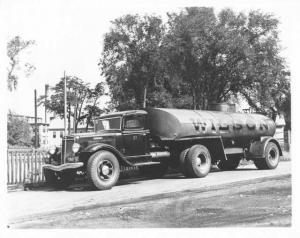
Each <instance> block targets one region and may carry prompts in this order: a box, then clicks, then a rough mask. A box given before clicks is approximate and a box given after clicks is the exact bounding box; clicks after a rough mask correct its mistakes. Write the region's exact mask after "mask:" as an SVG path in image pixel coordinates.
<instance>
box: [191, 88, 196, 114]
mask: <svg viewBox="0 0 300 238" xmlns="http://www.w3.org/2000/svg"><path fill="white" fill-rule="evenodd" d="M192 97H193V109H194V110H196V90H195V88H194V87H193V88H192Z"/></svg>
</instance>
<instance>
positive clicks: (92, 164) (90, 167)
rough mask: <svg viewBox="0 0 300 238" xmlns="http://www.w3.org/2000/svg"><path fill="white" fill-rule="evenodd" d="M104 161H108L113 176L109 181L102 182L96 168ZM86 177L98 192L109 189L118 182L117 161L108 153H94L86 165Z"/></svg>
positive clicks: (118, 170)
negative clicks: (111, 167)
mask: <svg viewBox="0 0 300 238" xmlns="http://www.w3.org/2000/svg"><path fill="white" fill-rule="evenodd" d="M104 160H107V161H109V162H110V163H111V164H112V166H113V172H112V173H113V174H112V177H111V178H110V179H109V180H104V179H102V178H101V177H100V176H99V175H98V167H99V165H100V164H101V163H102V162H103V161H104ZM87 176H88V179H89V181H90V182H91V183H92V184H93V185H94V186H95V188H97V189H99V190H107V189H111V188H112V187H113V186H114V185H115V184H116V183H117V182H118V179H119V176H120V165H119V161H118V159H117V158H116V156H115V155H114V154H112V153H111V152H109V151H105V150H101V151H98V152H96V153H94V154H93V155H92V156H91V157H90V158H89V160H88V163H87Z"/></svg>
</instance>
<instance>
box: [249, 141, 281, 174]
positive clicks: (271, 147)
mask: <svg viewBox="0 0 300 238" xmlns="http://www.w3.org/2000/svg"><path fill="white" fill-rule="evenodd" d="M271 151H273V152H275V159H274V162H273V161H272V160H270V158H269V155H270V152H271ZM279 157H280V155H279V148H278V146H277V145H276V144H275V143H273V142H269V143H268V145H267V147H266V150H265V157H264V158H260V159H256V160H254V161H253V162H254V164H255V166H256V167H257V168H258V169H275V168H276V167H277V166H278V163H279Z"/></svg>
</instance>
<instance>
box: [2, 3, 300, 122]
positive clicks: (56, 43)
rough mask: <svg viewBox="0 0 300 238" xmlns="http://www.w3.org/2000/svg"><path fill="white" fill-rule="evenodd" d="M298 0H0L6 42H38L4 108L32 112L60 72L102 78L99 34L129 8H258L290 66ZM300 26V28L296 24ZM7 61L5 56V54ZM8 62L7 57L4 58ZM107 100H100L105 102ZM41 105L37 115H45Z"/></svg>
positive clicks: (25, 59)
mask: <svg viewBox="0 0 300 238" xmlns="http://www.w3.org/2000/svg"><path fill="white" fill-rule="evenodd" d="M298 5H299V4H298V3H297V1H292V0H285V1H279V0H277V1H276V0H273V1H266V0H264V1H262V0H261V1H256V0H252V1H235V0H231V1H226V0H225V1H224V0H223V1H200V0H198V1H168V0H160V1H155V0H152V1H135V0H134V1H130V0H127V1H114V0H112V1H107V0H106V1H102V0H97V1H93V0H90V1H89V0H86V1H79V0H72V1H70V0H50V1H47V0H44V1H41V0H26V1H24V0H0V11H1V17H2V18H3V19H1V22H4V23H5V27H6V30H5V31H4V32H3V35H2V37H4V42H8V41H9V40H10V39H12V38H13V37H14V36H16V35H19V36H21V37H22V38H23V39H24V40H34V41H35V42H36V44H35V45H34V46H32V47H30V48H29V49H28V50H26V51H24V52H23V53H22V55H21V57H20V60H21V63H22V62H30V63H32V64H33V65H34V66H35V67H36V70H35V71H34V73H33V74H32V75H31V76H30V77H28V78H26V77H25V76H24V75H23V74H22V73H20V74H19V75H20V78H19V84H18V88H17V90H16V91H14V92H12V93H8V92H6V93H7V97H6V98H7V99H8V100H7V107H8V109H11V110H13V111H14V112H15V113H18V114H24V115H30V116H33V115H34V89H37V94H38V96H39V95H42V94H43V93H44V87H45V84H50V86H54V85H55V84H56V83H57V82H58V81H59V79H60V78H61V77H62V76H63V73H64V71H66V74H67V75H76V76H78V77H80V78H81V79H83V80H84V81H85V82H90V83H91V85H95V84H96V83H97V82H99V81H101V80H103V78H102V77H101V75H100V71H99V67H98V65H97V64H98V62H99V58H100V55H101V51H102V46H103V36H104V34H105V33H106V32H108V31H109V28H110V26H111V21H112V20H114V19H115V18H117V17H120V16H122V15H124V14H128V13H139V14H156V15H160V16H163V17H164V18H165V17H166V12H178V11H180V10H181V9H182V8H183V7H186V6H207V7H214V8H215V10H216V12H218V11H219V10H220V9H222V8H225V7H230V8H232V9H233V10H235V11H244V12H247V11H249V10H251V9H261V10H262V11H264V12H272V13H274V14H275V16H276V17H278V18H279V20H280V22H281V24H280V25H279V31H280V39H281V45H282V47H283V51H282V55H283V56H284V57H285V58H286V60H287V62H288V65H290V64H291V62H292V61H293V59H294V58H295V59H296V58H297V57H298V55H297V54H296V53H295V51H294V50H293V47H292V46H293V44H295V43H296V42H295V41H296V40H295V38H294V37H292V36H293V34H294V33H295V32H294V31H295V27H298V26H297V24H295V22H297V21H298V22H299V17H298V12H297V10H298V9H297V6H298ZM298 30H299V27H298ZM6 60H7V59H6ZM6 65H7V62H6ZM105 101H106V100H105V99H103V102H105ZM43 115H44V113H43V109H42V108H39V111H38V116H41V117H42V116H43Z"/></svg>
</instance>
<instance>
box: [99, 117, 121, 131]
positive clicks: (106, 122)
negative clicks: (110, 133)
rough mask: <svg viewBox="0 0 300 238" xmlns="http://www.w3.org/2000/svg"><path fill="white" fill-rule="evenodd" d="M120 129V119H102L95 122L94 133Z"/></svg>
mask: <svg viewBox="0 0 300 238" xmlns="http://www.w3.org/2000/svg"><path fill="white" fill-rule="evenodd" d="M120 129H121V118H120V117H112V118H103V119H98V120H96V121H95V132H98V131H103V130H120Z"/></svg>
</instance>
